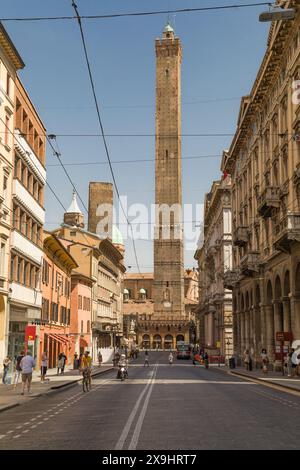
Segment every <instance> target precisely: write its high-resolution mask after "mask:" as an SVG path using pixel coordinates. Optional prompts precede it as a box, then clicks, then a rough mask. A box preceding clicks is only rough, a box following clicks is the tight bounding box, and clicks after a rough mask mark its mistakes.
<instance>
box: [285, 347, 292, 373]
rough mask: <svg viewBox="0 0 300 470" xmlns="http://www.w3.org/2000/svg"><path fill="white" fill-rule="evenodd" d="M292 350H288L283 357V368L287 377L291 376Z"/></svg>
mask: <svg viewBox="0 0 300 470" xmlns="http://www.w3.org/2000/svg"><path fill="white" fill-rule="evenodd" d="M292 351H293V352H294V350H291V351H288V352H287V355H286V358H285V369H286V375H287V376H288V377H291V376H292V364H293V363H292V355H293V352H292Z"/></svg>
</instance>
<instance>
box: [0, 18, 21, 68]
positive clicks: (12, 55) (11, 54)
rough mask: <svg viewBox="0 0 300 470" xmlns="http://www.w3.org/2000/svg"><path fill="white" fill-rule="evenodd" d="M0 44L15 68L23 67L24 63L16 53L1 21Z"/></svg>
mask: <svg viewBox="0 0 300 470" xmlns="http://www.w3.org/2000/svg"><path fill="white" fill-rule="evenodd" d="M0 46H1V47H2V49H3V50H4V52H5V54H6V55H7V57H8V58H9V59H10V61H11V62H12V64H13V65H14V67H15V69H16V70H19V69H22V68H23V67H25V64H24V62H23V60H22V58H21V56H20V54H19V53H18V51H17V49H16V47H15V46H14V43H13V42H12V40H11V39H10V37H9V35H8V34H7V31H6V29H5V28H4V26H3V24H2V23H0Z"/></svg>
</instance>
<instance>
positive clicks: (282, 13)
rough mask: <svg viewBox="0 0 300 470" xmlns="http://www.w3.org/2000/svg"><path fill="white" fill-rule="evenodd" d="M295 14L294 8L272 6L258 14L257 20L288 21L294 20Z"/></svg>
mask: <svg viewBox="0 0 300 470" xmlns="http://www.w3.org/2000/svg"><path fill="white" fill-rule="evenodd" d="M295 16H296V10H295V9H294V8H285V9H284V8H282V7H278V6H273V7H272V8H271V9H270V10H269V11H265V12H263V13H261V14H260V15H259V21H261V22H267V21H281V20H283V21H290V20H294V19H295Z"/></svg>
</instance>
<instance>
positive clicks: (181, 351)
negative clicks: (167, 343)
mask: <svg viewBox="0 0 300 470" xmlns="http://www.w3.org/2000/svg"><path fill="white" fill-rule="evenodd" d="M176 350H177V356H176V357H177V359H190V358H191V354H192V351H191V345H190V343H188V342H187V341H178V342H177V346H176Z"/></svg>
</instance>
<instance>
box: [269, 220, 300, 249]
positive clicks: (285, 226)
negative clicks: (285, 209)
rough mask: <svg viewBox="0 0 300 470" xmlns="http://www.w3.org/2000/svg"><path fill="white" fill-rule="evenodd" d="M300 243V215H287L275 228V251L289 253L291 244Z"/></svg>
mask: <svg viewBox="0 0 300 470" xmlns="http://www.w3.org/2000/svg"><path fill="white" fill-rule="evenodd" d="M294 241H298V242H300V213H296V214H295V213H290V214H287V215H286V216H285V217H284V218H283V219H282V220H281V221H280V222H279V223H278V224H277V225H276V226H275V233H274V246H275V249H276V250H279V251H283V252H286V253H289V252H290V246H291V243H293V242H294Z"/></svg>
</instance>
